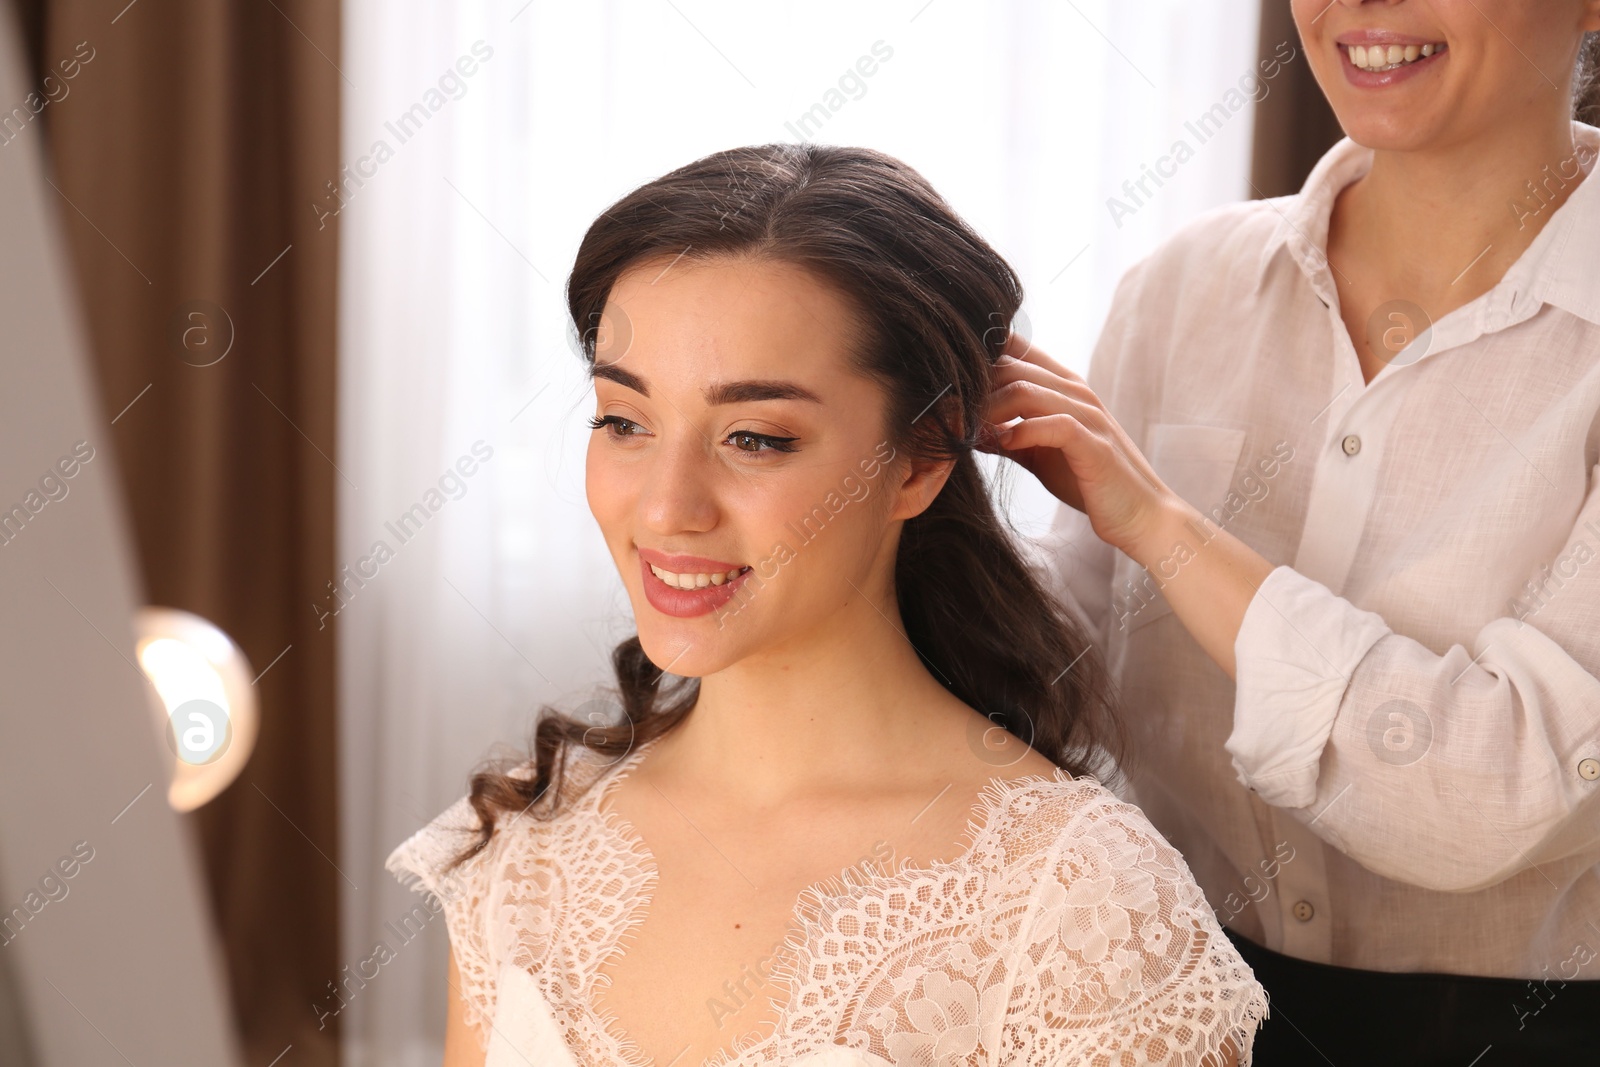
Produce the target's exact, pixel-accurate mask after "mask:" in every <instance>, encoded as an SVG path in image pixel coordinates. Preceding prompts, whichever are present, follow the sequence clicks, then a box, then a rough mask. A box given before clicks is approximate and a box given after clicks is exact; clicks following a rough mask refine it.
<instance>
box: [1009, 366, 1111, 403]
mask: <svg viewBox="0 0 1600 1067" xmlns="http://www.w3.org/2000/svg"><path fill="white" fill-rule="evenodd" d="M1012 382H1032V383H1034V384H1035V385H1039V386H1043V387H1045V388H1046V389H1053V390H1055V391H1056V392H1058V393H1061V394H1062V395H1063V396H1069V397H1072V398H1073V399H1074V400H1078V401H1082V402H1083V403H1086V404H1094V405H1095V406H1096V407H1099V406H1100V398H1099V397H1097V396H1095V395H1094V391H1093V390H1092V389H1090V388H1089V387H1088V385H1086V384H1085V383H1084V382H1083V380H1082V379H1080V378H1063V377H1061V376H1060V375H1059V374H1057V373H1055V372H1054V371H1052V370H1047V369H1046V368H1044V367H1041V366H1039V365H1038V364H1036V363H1025V362H1023V361H1022V360H1020V359H1008V360H1006V361H1004V362H1002V363H996V364H995V366H994V374H993V375H992V376H991V378H990V385H989V391H990V393H991V394H992V393H994V392H995V391H996V390H998V389H1001V388H1003V387H1004V386H1007V385H1010V384H1011V383H1012Z"/></svg>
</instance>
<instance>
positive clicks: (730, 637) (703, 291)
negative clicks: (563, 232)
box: [587, 257, 932, 677]
mask: <svg viewBox="0 0 1600 1067" xmlns="http://www.w3.org/2000/svg"><path fill="white" fill-rule="evenodd" d="M851 314H852V313H851V310H850V307H849V306H848V304H847V302H846V301H845V300H844V299H843V298H842V297H841V296H840V295H839V294H838V293H836V292H835V291H834V290H833V289H831V288H829V287H828V286H827V285H826V284H824V283H822V282H820V281H819V280H818V279H817V278H815V277H814V276H813V275H811V274H809V273H808V272H806V271H804V270H801V269H799V268H797V267H793V266H790V265H787V264H781V263H773V262H764V261H756V260H751V259H732V258H719V259H714V260H710V261H700V262H696V261H691V260H688V259H679V260H677V261H676V262H674V261H673V260H672V258H671V257H667V258H663V259H657V260H654V261H652V262H650V263H648V264H644V265H641V266H636V267H635V268H633V269H632V270H629V271H628V272H626V273H625V274H624V275H623V276H622V277H621V278H620V279H618V281H617V283H616V285H615V286H613V288H612V291H611V293H610V296H609V299H608V300H607V303H606V310H605V313H604V315H603V316H602V321H601V330H600V331H599V333H598V335H597V338H596V348H595V369H594V378H595V382H594V385H595V397H596V405H597V412H596V416H595V417H596V419H600V420H605V421H604V424H603V425H601V426H599V427H598V428H597V429H596V430H595V431H594V434H593V436H592V438H591V439H590V443H589V453H588V466H587V487H588V498H589V508H590V510H591V511H592V512H593V514H594V517H595V519H596V521H597V522H598V523H599V525H600V529H601V532H602V533H603V534H604V536H605V539H606V544H607V545H608V546H609V547H610V549H611V555H612V558H613V559H614V560H615V561H616V564H617V569H618V570H619V571H620V572H621V574H622V580H623V583H624V584H625V585H626V586H627V590H628V596H629V598H630V599H631V600H632V602H633V613H634V617H635V620H636V622H637V624H638V630H639V638H640V641H641V643H642V644H643V647H644V651H645V653H646V654H647V655H648V656H649V657H650V659H651V660H652V661H653V662H655V663H656V664H657V665H659V666H660V667H662V668H663V669H667V670H670V671H672V673H674V674H677V675H681V676H694V677H702V676H704V675H707V674H712V673H715V672H717V671H720V670H722V669H724V668H725V667H727V666H729V665H731V664H734V663H736V662H738V661H740V660H742V659H745V658H746V657H748V656H751V655H752V654H755V653H766V652H774V651H776V652H779V653H780V654H781V652H782V650H783V649H784V648H785V646H789V647H793V643H795V642H801V641H804V640H806V639H807V638H810V637H815V636H817V635H818V634H819V633H824V632H828V631H829V630H830V629H831V630H833V631H837V626H834V627H831V628H830V625H829V624H830V622H833V621H835V620H837V619H838V618H839V617H840V612H841V609H842V608H844V607H845V606H847V605H849V604H851V603H852V602H853V601H854V602H857V603H859V601H860V598H861V597H862V595H863V594H865V595H867V596H874V595H877V594H879V593H881V592H882V591H883V590H886V589H887V588H888V584H887V583H888V581H889V578H890V576H891V575H892V569H891V568H892V564H893V559H894V548H895V543H896V541H897V535H898V530H899V524H898V523H897V522H895V521H894V520H895V519H897V518H905V517H908V516H909V515H910V514H915V513H916V512H917V511H920V510H921V509H922V507H924V506H926V503H925V501H924V500H923V497H926V498H927V499H929V500H931V498H932V497H931V494H929V493H927V492H926V489H927V488H928V487H927V485H926V481H927V479H921V480H920V482H919V480H918V479H914V478H913V479H909V480H908V479H907V477H906V468H907V464H906V463H905V461H904V458H903V457H901V458H899V459H897V457H896V455H895V450H894V448H893V447H892V446H891V445H890V444H889V442H888V441H887V440H886V439H885V433H884V425H885V400H884V395H883V391H882V389H881V388H880V387H879V386H878V385H877V384H875V383H874V382H873V381H871V380H869V379H867V378H864V377H862V376H861V375H860V374H859V373H857V372H856V371H854V370H853V369H852V368H851V366H850V365H849V360H848V352H849V348H848V343H849V331H850V329H851V322H852V319H851ZM907 508H910V509H911V510H909V511H908V510H907ZM876 610H877V609H876V608H874V609H873V611H874V612H876ZM878 624H879V625H882V621H881V620H878ZM835 636H837V634H836V633H835Z"/></svg>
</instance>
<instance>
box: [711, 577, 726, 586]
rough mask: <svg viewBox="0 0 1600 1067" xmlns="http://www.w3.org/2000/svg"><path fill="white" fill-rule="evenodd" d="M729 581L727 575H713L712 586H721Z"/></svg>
mask: <svg viewBox="0 0 1600 1067" xmlns="http://www.w3.org/2000/svg"><path fill="white" fill-rule="evenodd" d="M727 580H728V576H727V575H726V574H713V575H712V576H711V584H712V585H721V584H722V583H723V582H725V581H727Z"/></svg>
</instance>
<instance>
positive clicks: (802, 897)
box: [579, 735, 1098, 1067]
mask: <svg viewBox="0 0 1600 1067" xmlns="http://www.w3.org/2000/svg"><path fill="white" fill-rule="evenodd" d="M660 740H661V736H660V735H658V736H657V737H653V738H651V739H650V740H648V741H645V742H642V743H640V744H638V745H636V746H635V747H634V748H633V750H632V751H631V752H629V753H628V754H626V755H624V756H623V757H621V758H620V759H617V760H615V761H613V762H612V763H611V764H610V765H609V766H606V767H603V768H602V769H601V770H600V773H599V775H598V777H596V778H595V780H594V781H593V782H592V783H591V785H590V787H589V789H588V790H587V792H586V794H585V796H584V797H583V799H582V801H581V804H580V806H581V807H582V808H583V809H584V811H585V814H587V815H588V816H589V817H590V818H591V819H592V822H593V825H594V826H595V827H596V828H597V832H598V833H600V834H601V835H602V837H604V838H605V839H606V840H607V842H608V844H609V845H610V846H611V848H612V850H613V851H614V852H615V854H616V855H618V856H623V857H627V858H629V859H630V860H632V862H634V863H635V864H636V865H637V866H638V868H639V869H640V870H641V871H643V872H644V875H645V877H644V880H643V884H644V885H645V888H644V889H642V890H639V891H637V892H635V893H634V899H632V900H621V901H619V903H620V904H621V905H622V906H621V908H620V911H621V913H622V914H623V916H624V918H623V919H622V921H621V922H620V923H619V925H618V929H617V932H616V935H615V937H614V938H613V939H612V943H611V945H610V946H609V947H608V948H607V949H606V950H605V951H604V952H602V953H601V954H600V956H599V959H598V960H597V962H596V963H595V965H594V968H593V969H592V971H591V972H590V973H589V974H588V975H587V976H586V981H585V982H584V984H583V988H582V989H580V990H579V999H580V1001H581V1008H582V1010H583V1011H584V1012H586V1013H587V1014H588V1015H589V1017H590V1019H591V1020H592V1022H593V1023H594V1025H595V1026H596V1027H597V1028H598V1029H599V1030H600V1031H601V1032H603V1033H604V1034H605V1035H606V1037H607V1038H608V1039H609V1040H610V1041H612V1042H613V1043H614V1044H615V1045H616V1047H617V1051H618V1053H619V1055H621V1056H622V1057H623V1061H624V1065H625V1067H658V1065H657V1064H656V1063H655V1061H654V1060H653V1059H651V1058H649V1057H647V1056H646V1055H645V1054H644V1052H643V1050H642V1049H641V1048H640V1047H639V1045H638V1043H637V1042H635V1041H634V1040H633V1038H632V1037H630V1036H629V1032H628V1031H627V1030H626V1029H625V1028H623V1027H622V1026H621V1024H620V1023H619V1022H618V1020H617V1017H616V1014H615V1013H614V1012H610V1011H601V1010H600V1008H599V1006H598V1005H597V1004H596V1003H595V999H594V995H595V992H596V991H597V990H598V989H603V988H604V987H606V986H608V985H609V984H610V979H609V976H608V975H604V974H602V973H601V970H602V969H603V968H604V967H605V966H606V965H607V964H608V963H610V962H612V961H613V960H615V959H616V958H618V957H619V956H621V955H622V954H623V953H624V952H625V951H626V948H627V945H626V941H627V939H628V938H629V936H630V935H631V934H633V933H634V932H636V931H637V930H638V928H639V927H640V925H642V924H643V922H644V920H645V918H646V917H647V915H648V913H649V905H650V901H651V898H652V896H653V891H654V887H655V884H656V880H657V868H656V860H655V854H654V853H653V852H652V851H651V849H650V846H649V845H647V844H646V843H645V841H644V839H643V837H641V836H640V835H639V834H638V832H637V831H635V830H634V828H633V824H632V823H631V822H629V821H628V819H626V818H625V817H624V816H623V815H621V814H620V813H619V812H616V811H607V810H604V808H603V805H604V803H605V800H606V798H607V797H609V796H610V795H611V791H612V790H613V789H615V788H616V787H617V785H618V784H620V783H621V782H622V781H623V780H624V779H626V778H627V777H628V775H630V774H631V773H633V771H634V770H636V769H637V768H638V765H639V762H640V761H641V760H642V759H643V757H644V755H645V753H647V752H648V751H649V750H650V749H651V748H652V747H654V745H655V744H656V742H657V741H660ZM1068 784H1071V785H1077V786H1087V787H1089V788H1095V787H1096V786H1098V782H1097V781H1096V779H1095V778H1094V777H1093V776H1084V777H1081V778H1075V777H1073V776H1072V775H1071V774H1070V773H1069V772H1067V771H1066V770H1064V769H1062V768H1060V767H1056V768H1054V769H1053V771H1052V772H1050V773H1038V774H1028V775H1022V776H1019V777H1017V778H1000V777H998V776H997V777H992V778H990V779H989V781H987V782H986V783H984V785H983V786H982V787H981V788H980V789H979V790H978V799H977V801H976V802H975V803H974V804H973V805H972V807H971V809H970V812H969V815H968V818H967V826H966V829H965V830H964V831H963V832H962V838H963V839H964V841H963V843H962V846H961V848H960V850H959V851H958V852H957V854H956V855H955V856H954V857H953V858H951V859H948V860H942V859H935V860H932V861H930V862H928V863H924V864H913V863H912V857H910V856H907V857H905V858H903V859H902V860H901V861H900V863H899V864H898V865H897V866H896V867H895V869H894V870H892V871H889V872H887V873H883V874H879V873H875V872H873V873H862V872H861V870H860V868H859V867H858V866H857V865H856V864H849V865H847V866H845V867H843V868H842V869H841V871H840V873H839V874H837V875H832V876H828V877H824V878H822V879H819V880H817V881H815V882H812V883H811V884H809V885H807V886H806V887H805V888H803V889H802V890H800V892H799V893H798V894H797V895H796V899H795V904H794V907H793V908H791V909H790V912H789V921H788V923H787V924H786V927H785V929H786V930H787V933H786V934H785V936H784V938H783V948H782V950H781V952H780V954H779V955H777V956H775V957H774V962H773V963H772V964H771V965H770V966H769V968H768V969H767V971H766V972H765V974H766V977H767V980H768V981H770V982H773V983H776V985H777V986H778V988H779V990H780V994H779V995H778V996H777V997H776V998H774V999H775V1001H776V1003H777V1004H778V1008H777V1014H776V1016H775V1017H774V1016H772V1015H771V1014H770V1013H769V1014H768V1016H767V1018H765V1019H764V1020H763V1021H762V1022H760V1023H758V1024H757V1025H756V1026H754V1027H751V1028H749V1029H747V1030H746V1031H745V1032H744V1033H743V1034H741V1035H738V1036H736V1037H735V1038H734V1039H733V1042H732V1044H731V1046H724V1047H723V1048H722V1049H720V1050H719V1051H718V1052H717V1053H716V1054H715V1055H714V1056H713V1057H712V1058H711V1059H708V1060H705V1061H703V1062H702V1063H699V1064H694V1065H688V1064H685V1065H676V1064H675V1065H674V1067H736V1065H737V1064H739V1063H740V1062H741V1061H742V1060H743V1059H744V1058H745V1057H746V1056H749V1055H751V1054H752V1053H754V1052H756V1051H758V1050H760V1049H762V1048H763V1047H764V1046H767V1045H770V1044H772V1043H774V1042H777V1041H779V1040H781V1039H782V1037H783V1035H784V1033H785V1031H786V1029H787V1026H788V1020H789V1019H790V1017H791V1016H792V1015H793V1014H794V1009H795V1000H796V998H797V995H798V994H799V993H800V992H801V991H802V989H803V986H804V983H803V980H802V979H803V976H804V975H805V974H806V973H807V965H808V959H809V951H808V942H809V940H810V936H811V933H812V931H813V930H814V929H815V928H817V927H818V926H819V917H820V916H821V915H823V914H824V912H825V911H826V910H827V908H828V907H829V905H830V904H832V903H835V902H838V901H842V900H848V899H851V898H853V897H855V896H857V895H859V894H868V893H883V892H885V891H888V890H891V889H893V888H895V887H896V886H897V885H899V884H900V883H903V882H905V881H906V880H907V879H915V878H918V877H942V876H947V875H951V874H963V875H964V874H966V873H968V872H969V871H970V870H971V869H972V868H973V861H974V860H975V858H976V857H977V856H978V854H979V850H980V849H981V848H982V847H984V846H985V845H986V844H988V843H989V842H990V840H991V839H992V838H993V836H994V835H995V833H996V832H997V831H998V830H999V829H1000V826H999V819H1000V816H1001V813H1002V812H1003V811H1004V810H1005V807H1006V801H1007V800H1008V799H1009V798H1010V797H1011V796H1012V795H1013V794H1015V793H1018V792H1022V791H1024V790H1027V789H1030V788H1038V787H1041V786H1046V785H1068ZM763 1031H765V1032H763Z"/></svg>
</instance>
